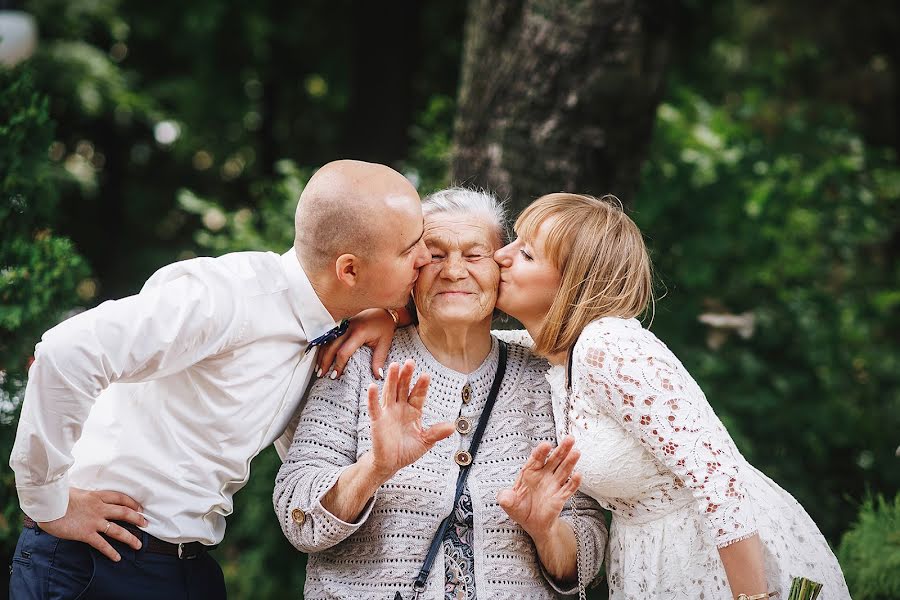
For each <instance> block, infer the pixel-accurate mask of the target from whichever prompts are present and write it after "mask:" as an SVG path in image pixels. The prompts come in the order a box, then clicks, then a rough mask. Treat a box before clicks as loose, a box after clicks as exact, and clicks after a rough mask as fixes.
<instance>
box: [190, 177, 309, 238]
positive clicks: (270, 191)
mask: <svg viewBox="0 0 900 600" xmlns="http://www.w3.org/2000/svg"><path fill="white" fill-rule="evenodd" d="M275 170H276V172H277V174H278V177H276V178H272V179H268V180H262V181H260V182H258V183H256V184H254V185H252V186H251V187H250V201H251V204H252V205H253V206H256V207H257V208H256V209H253V208H250V207H249V206H242V207H240V208H238V209H237V210H233V211H228V210H227V209H225V208H224V207H223V206H222V205H221V204H219V203H217V202H215V201H212V200H204V199H202V198H199V197H198V196H197V195H196V194H194V193H193V192H192V191H190V190H186V189H183V190H181V191H180V192H179V193H178V204H179V206H180V207H181V208H182V209H183V210H185V211H186V212H188V213H191V214H194V215H197V216H199V217H200V221H201V223H202V224H203V228H201V229H199V230H197V232H196V233H195V234H194V241H195V242H196V243H197V244H198V245H199V246H200V247H202V248H205V249H207V250H208V251H209V252H211V253H212V254H215V255H220V254H225V253H226V252H239V251H241V250H272V251H276V252H284V251H285V250H286V249H287V248H290V247H291V246H293V245H294V211H295V210H296V208H297V199H298V198H299V197H300V194H301V192H303V186H304V185H305V184H306V181H307V180H308V179H309V177H310V176H311V175H312V172H311V170H301V169H299V168H298V167H297V165H295V164H294V163H293V162H291V161H289V160H281V161H279V162H278V163H277V164H276V165H275Z"/></svg>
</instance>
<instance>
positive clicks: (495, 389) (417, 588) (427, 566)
mask: <svg viewBox="0 0 900 600" xmlns="http://www.w3.org/2000/svg"><path fill="white" fill-rule="evenodd" d="M498 341H499V342H500V358H499V362H498V363H497V374H496V375H494V382H493V383H492V384H491V392H490V394H489V395H488V398H487V401H486V402H485V403H484V410H482V411H481V418H480V419H479V420H478V427H476V428H475V433H473V434H472V443H471V444H469V454H470V455H471V456H472V462H470V463H469V464H468V465H466V466H464V467H462V466H461V467H460V468H459V476H457V478H456V495H455V496H454V497H453V504H452V505H451V506H452V508H451V509H450V514H449V515H447V516H446V517H444V520H443V521H441V526H440V527H438V530H437V532H436V533H435V534H434V537H433V538H432V539H431V546H430V547H429V548H428V554H427V555H426V556H425V562H424V563H422V568H421V569H419V575H418V577H416V581H415V582H414V583H413V591H414V592H415V598H418V597H419V595H420V594H421V593H422V592H423V591H425V582H426V581H428V574H429V573H431V567H432V566H433V565H434V559H435V558H437V553H438V550H440V548H441V542H442V541H443V539H444V535H445V534H446V533H447V528H448V527H450V522H451V521H452V520H453V512H454V510H456V504H457V502H459V497H460V496H461V495H462V493H463V490H464V489H465V487H466V478H467V477H468V476H469V469H471V468H472V464H474V462H475V453H476V452H478V446H479V445H480V444H481V436H482V435H484V430H485V429H486V428H487V423H488V420H489V419H490V418H491V410H492V409H493V408H494V403H495V402H496V401H497V395H498V394H499V393H500V384H501V383H503V375H504V374H505V373H506V355H507V346H506V342H504V341H503V340H498ZM402 598H403V597H402V596H401V595H400V592H397V593H396V595H395V596H394V600H402Z"/></svg>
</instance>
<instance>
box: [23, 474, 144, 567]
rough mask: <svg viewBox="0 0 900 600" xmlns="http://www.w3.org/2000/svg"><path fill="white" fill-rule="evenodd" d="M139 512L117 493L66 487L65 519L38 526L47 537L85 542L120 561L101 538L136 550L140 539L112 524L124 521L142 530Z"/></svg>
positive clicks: (113, 549)
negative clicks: (67, 496)
mask: <svg viewBox="0 0 900 600" xmlns="http://www.w3.org/2000/svg"><path fill="white" fill-rule="evenodd" d="M142 510H143V509H142V508H141V506H140V505H139V504H138V503H137V502H136V501H135V500H134V499H133V498H131V497H130V496H126V495H125V494H121V493H119V492H112V491H108V490H104V491H100V492H91V491H88V490H80V489H78V488H69V507H68V508H67V509H66V514H65V516H63V517H62V518H59V519H56V520H55V521H47V522H45V523H38V524H39V525H40V526H41V529H43V530H44V531H46V532H47V533H49V534H50V535H55V536H56V537H58V538H62V539H64V540H76V541H79V542H84V543H85V544H89V545H91V546H93V547H94V548H96V549H97V550H99V551H100V552H101V553H102V554H103V555H104V556H106V557H107V558H109V559H110V560H112V561H119V560H120V559H121V558H122V557H121V556H119V553H118V552H116V550H115V548H113V547H112V546H111V545H110V544H109V542H107V541H106V540H105V539H104V538H103V535H107V536H109V537H111V538H113V539H115V540H119V541H120V542H122V543H124V544H128V545H129V546H131V547H132V548H134V549H135V550H139V549H140V547H141V542H140V540H138V539H137V538H136V537H134V536H133V535H132V534H131V533H130V532H129V531H128V530H127V529H125V528H124V527H121V526H120V525H117V524H116V523H113V521H126V522H128V523H132V524H134V525H136V526H138V527H145V526H146V525H147V519H145V518H144V516H143V515H141V514H140V511H142ZM101 534H102V535H101Z"/></svg>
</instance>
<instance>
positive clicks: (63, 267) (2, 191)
mask: <svg viewBox="0 0 900 600" xmlns="http://www.w3.org/2000/svg"><path fill="white" fill-rule="evenodd" d="M47 105H48V102H47V98H46V97H45V96H44V95H43V94H41V93H39V92H38V91H37V90H36V88H35V85H34V80H33V77H32V73H31V71H30V70H29V69H28V68H27V67H20V68H17V69H15V70H9V69H4V68H2V67H0V199H2V203H0V456H3V457H4V461H5V460H6V458H5V457H7V456H9V454H10V452H11V449H12V443H13V439H14V436H15V424H16V417H17V415H18V408H19V404H20V403H21V398H22V392H23V389H24V382H25V377H26V373H27V369H28V365H29V357H30V355H31V353H32V350H33V348H34V345H35V343H36V342H37V340H38V338H39V337H40V335H41V333H42V332H43V331H44V330H46V329H49V328H50V327H52V326H53V325H54V324H56V323H57V322H58V321H59V319H60V317H61V315H62V314H63V312H64V311H66V310H69V309H71V308H72V307H73V306H75V305H76V304H77V303H78V302H79V297H78V295H77V293H76V291H77V289H78V285H79V284H80V283H81V282H82V281H83V280H84V277H86V276H87V272H88V270H87V267H86V265H85V262H84V260H83V259H82V258H81V256H79V255H78V253H77V252H76V250H75V248H74V246H73V245H72V242H71V241H70V240H68V239H67V238H65V237H60V236H57V235H55V234H54V233H53V232H52V230H51V229H50V227H52V226H53V225H55V218H56V215H55V210H56V201H57V198H58V193H57V185H58V182H59V181H61V179H62V176H61V175H60V174H59V172H58V171H57V170H56V169H55V168H54V166H53V165H52V164H51V162H50V160H49V159H48V158H47V148H48V146H49V145H50V141H51V140H52V136H53V123H52V121H51V119H50V118H49V116H48V109H47ZM85 285H86V286H88V287H89V285H90V282H89V281H88V282H87V283H86V284H85ZM20 515H21V513H20V512H19V510H18V502H17V500H16V495H15V480H14V477H13V474H12V472H11V471H10V470H8V469H2V470H0V554H2V555H3V556H9V555H11V554H12V551H13V548H14V547H15V543H16V539H17V538H18V535H19V531H20V523H21V516H20ZM3 573H4V574H5V573H6V571H5V569H4V571H3ZM0 585H2V586H5V584H4V583H3V582H2V581H0Z"/></svg>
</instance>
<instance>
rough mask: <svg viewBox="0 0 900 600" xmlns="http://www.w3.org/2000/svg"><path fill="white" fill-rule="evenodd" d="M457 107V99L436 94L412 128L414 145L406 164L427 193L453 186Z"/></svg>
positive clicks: (420, 187) (419, 185) (421, 191)
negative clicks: (454, 131) (451, 173)
mask: <svg viewBox="0 0 900 600" xmlns="http://www.w3.org/2000/svg"><path fill="white" fill-rule="evenodd" d="M455 108H456V102H455V101H454V100H453V99H452V98H449V97H447V96H443V95H441V94H436V95H434V96H432V97H431V99H430V100H429V102H428V106H427V108H426V109H425V110H424V111H423V112H422V113H421V114H420V115H419V116H418V119H417V120H416V123H415V124H414V125H413V127H412V131H411V136H412V140H413V146H412V149H411V151H410V157H409V160H408V161H407V163H406V165H405V166H406V169H407V170H408V171H410V172H411V173H413V174H415V178H416V179H418V181H417V187H418V189H419V193H420V194H422V195H423V196H424V195H426V194H430V193H431V192H434V191H437V190H439V189H442V188H445V187H447V185H449V177H450V151H451V148H452V141H453V140H452V131H453V115H454V111H455ZM456 183H457V184H463V185H464V184H465V182H456Z"/></svg>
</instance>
